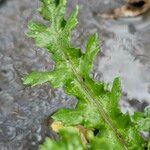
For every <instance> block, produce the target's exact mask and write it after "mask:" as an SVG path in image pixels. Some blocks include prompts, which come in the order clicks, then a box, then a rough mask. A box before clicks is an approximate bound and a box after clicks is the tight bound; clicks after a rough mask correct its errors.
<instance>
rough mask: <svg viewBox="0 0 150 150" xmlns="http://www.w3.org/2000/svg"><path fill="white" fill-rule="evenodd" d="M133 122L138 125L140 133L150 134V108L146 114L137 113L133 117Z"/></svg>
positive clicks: (146, 110)
mask: <svg viewBox="0 0 150 150" xmlns="http://www.w3.org/2000/svg"><path fill="white" fill-rule="evenodd" d="M132 121H133V122H134V123H135V124H136V127H137V129H138V130H139V131H140V132H142V131H145V132H149V133H150V107H147V108H146V109H145V111H144V113H142V112H135V113H134V115H133V116H132Z"/></svg>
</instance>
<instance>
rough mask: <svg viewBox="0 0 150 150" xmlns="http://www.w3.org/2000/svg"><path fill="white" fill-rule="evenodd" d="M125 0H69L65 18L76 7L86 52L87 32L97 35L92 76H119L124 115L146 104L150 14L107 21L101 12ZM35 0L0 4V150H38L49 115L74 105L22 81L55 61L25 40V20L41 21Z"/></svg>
mask: <svg viewBox="0 0 150 150" xmlns="http://www.w3.org/2000/svg"><path fill="white" fill-rule="evenodd" d="M124 3H125V0H105V1H104V0H68V7H67V11H68V14H69V13H70V12H71V11H72V10H73V9H74V6H75V5H76V4H78V5H79V6H80V13H79V25H78V27H77V29H76V30H75V31H74V33H73V37H72V42H73V44H74V45H75V46H78V47H81V48H82V49H83V50H84V49H85V44H86V41H87V38H88V36H89V35H90V34H92V33H94V32H98V34H99V37H100V42H101V47H102V50H101V53H100V54H99V56H98V57H97V59H96V60H95V63H94V64H95V65H94V69H93V72H92V76H93V78H95V80H101V81H105V82H107V83H109V87H110V88H111V85H112V82H113V79H114V78H115V77H120V78H121V82H122V99H121V101H120V107H121V109H122V111H123V112H129V113H131V114H132V113H133V112H134V111H136V110H139V111H143V110H144V108H145V107H146V106H148V105H150V13H149V12H147V13H145V14H143V15H141V16H138V17H134V18H124V19H123V18H119V19H116V20H114V19H110V20H105V19H102V18H101V17H100V15H99V14H102V13H103V12H107V11H110V10H113V9H114V8H117V7H120V6H122V5H123V4H124ZM39 6H40V1H39V0H0V150H34V149H35V150H37V148H38V146H39V144H41V143H42V142H43V140H44V138H45V137H46V136H49V137H52V138H57V135H55V133H53V132H52V131H51V130H50V129H49V124H50V121H51V120H50V119H49V118H50V115H51V114H53V113H54V112H55V111H56V110H58V109H59V108H61V107H68V108H70V107H75V104H76V99H75V98H74V97H68V96H67V95H66V94H65V93H64V91H63V89H61V88H60V89H55V90H54V89H53V88H52V87H51V86H50V85H48V84H47V85H46V84H45V85H42V86H40V87H34V88H30V87H27V86H24V85H23V84H22V80H21V78H22V77H23V76H25V75H26V74H27V73H30V72H32V71H34V70H39V71H45V70H50V69H53V67H54V62H53V61H52V59H51V58H50V56H49V55H48V53H47V52H46V50H44V49H38V48H37V47H36V46H35V44H34V42H33V41H32V39H29V38H27V37H26V36H25V32H26V31H27V23H28V21H29V20H31V19H32V18H33V19H36V20H40V19H41V18H40V16H39V14H38V13H37V8H39Z"/></svg>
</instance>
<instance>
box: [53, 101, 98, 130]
mask: <svg viewBox="0 0 150 150" xmlns="http://www.w3.org/2000/svg"><path fill="white" fill-rule="evenodd" d="M52 118H53V119H54V120H55V121H61V122H62V123H64V124H65V125H83V126H84V127H85V128H97V129H98V128H100V125H101V122H100V121H101V120H100V116H99V115H98V113H97V110H96V109H95V107H94V106H93V105H92V104H91V103H85V102H84V101H79V102H78V104H77V108H76V109H75V110H71V109H61V110H59V111H58V112H56V113H55V114H54V115H53V116H52Z"/></svg>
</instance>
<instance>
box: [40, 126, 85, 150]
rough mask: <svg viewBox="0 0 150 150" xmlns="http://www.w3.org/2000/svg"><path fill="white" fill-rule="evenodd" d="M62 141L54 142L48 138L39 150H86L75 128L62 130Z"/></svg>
mask: <svg viewBox="0 0 150 150" xmlns="http://www.w3.org/2000/svg"><path fill="white" fill-rule="evenodd" d="M60 136H61V140H59V141H53V140H51V139H50V138H46V140H45V142H44V144H43V145H41V146H40V148H39V150H84V147H83V144H82V141H81V137H80V135H79V134H78V130H77V129H75V128H70V129H69V128H67V130H66V129H62V130H61V131H60Z"/></svg>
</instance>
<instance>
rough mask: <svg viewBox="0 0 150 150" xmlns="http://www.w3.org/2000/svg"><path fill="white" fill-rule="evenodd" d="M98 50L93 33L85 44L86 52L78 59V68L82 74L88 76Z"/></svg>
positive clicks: (97, 41)
mask: <svg viewBox="0 0 150 150" xmlns="http://www.w3.org/2000/svg"><path fill="white" fill-rule="evenodd" d="M99 51H100V45H99V39H98V35H97V33H95V34H93V35H92V36H91V37H90V38H89V40H88V42H87V45H86V53H85V54H84V55H83V56H82V58H81V59H80V68H81V70H82V75H83V76H85V77H86V76H89V73H90V71H91V69H92V64H93V61H94V58H95V56H96V55H97V53H98V52H99Z"/></svg>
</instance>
